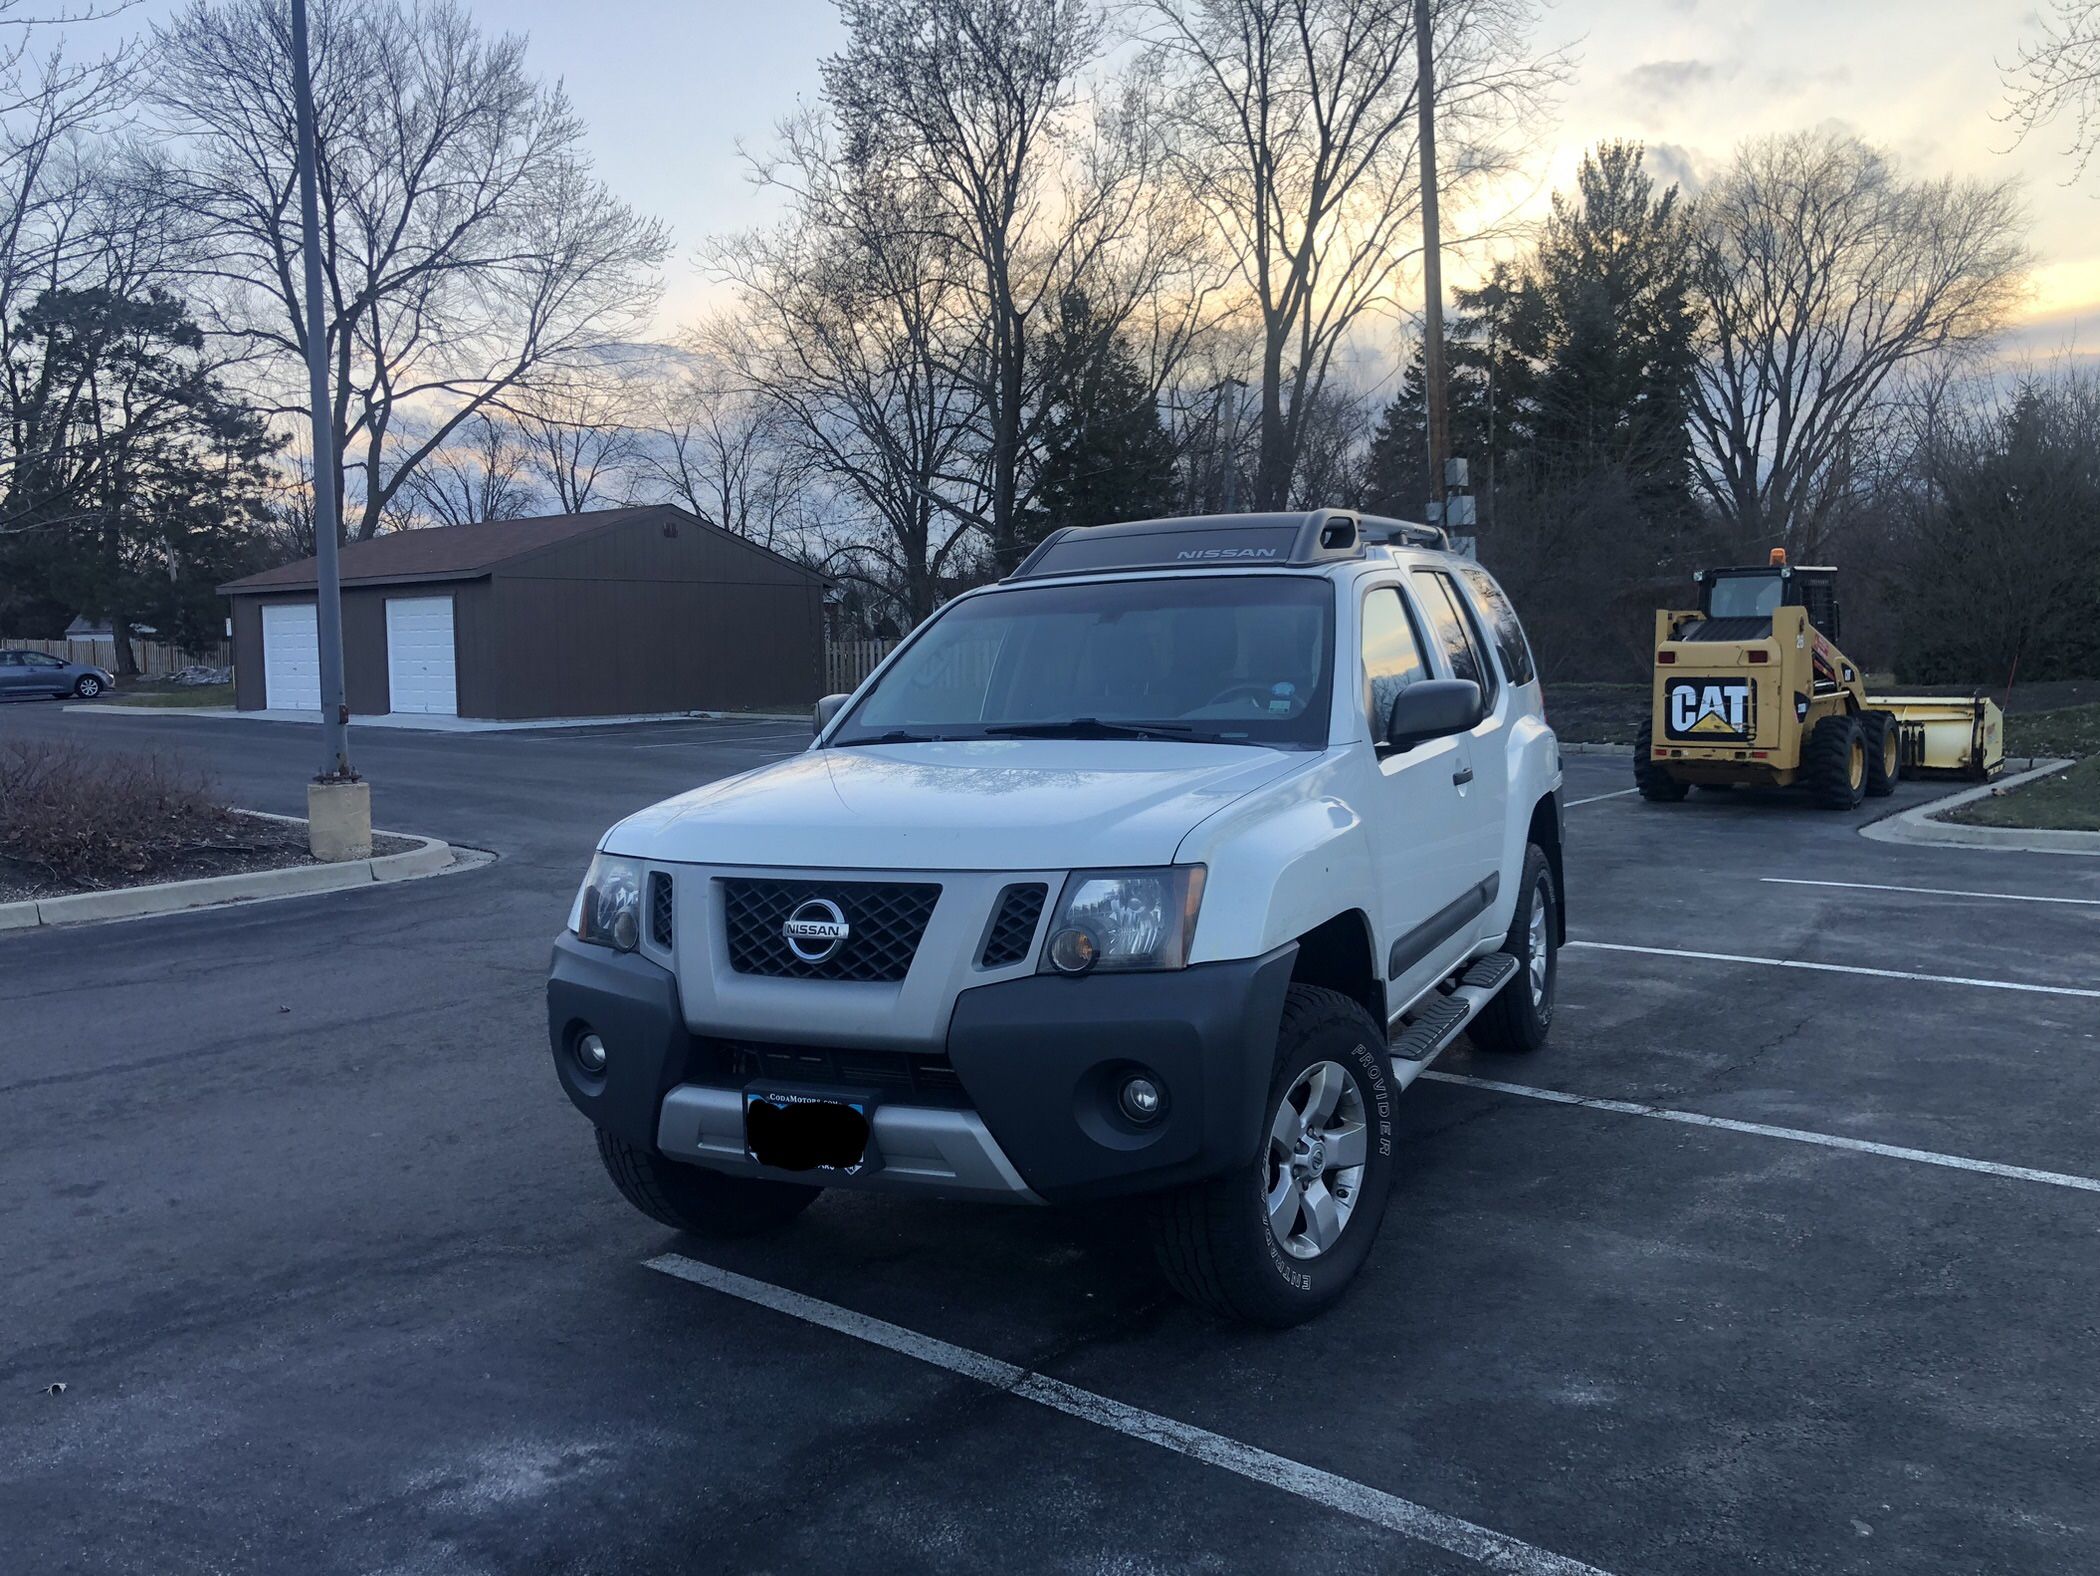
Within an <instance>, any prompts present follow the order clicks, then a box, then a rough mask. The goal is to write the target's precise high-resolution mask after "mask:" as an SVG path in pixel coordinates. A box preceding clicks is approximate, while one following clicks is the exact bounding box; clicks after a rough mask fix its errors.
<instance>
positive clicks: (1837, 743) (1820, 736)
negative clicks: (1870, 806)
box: [1801, 712, 1867, 810]
mask: <svg viewBox="0 0 2100 1576" xmlns="http://www.w3.org/2000/svg"><path fill="white" fill-rule="evenodd" d="M1801 775H1802V776H1803V777H1804V778H1805V779H1806V780H1807V782H1808V792H1809V796H1810V797H1811V798H1813V799H1814V800H1815V802H1816V803H1817V804H1819V805H1821V806H1822V807H1823V808H1824V809H1826V810H1857V809H1858V808H1859V806H1860V802H1861V801H1862V800H1863V799H1865V798H1866V796H1867V736H1866V733H1865V731H1864V730H1863V729H1861V727H1860V725H1859V719H1858V718H1857V717H1855V716H1852V715H1851V714H1850V713H1848V712H1837V713H1835V714H1834V715H1832V716H1828V717H1825V718H1823V719H1822V721H1820V722H1818V723H1817V724H1816V726H1815V729H1814V731H1812V732H1811V733H1810V734H1809V736H1808V745H1807V747H1806V748H1805V749H1803V750H1802V752H1801Z"/></svg>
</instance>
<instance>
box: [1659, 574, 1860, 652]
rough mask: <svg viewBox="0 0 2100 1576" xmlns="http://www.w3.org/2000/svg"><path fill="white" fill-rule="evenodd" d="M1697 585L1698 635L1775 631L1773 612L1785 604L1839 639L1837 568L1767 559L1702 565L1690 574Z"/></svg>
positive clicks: (1828, 635)
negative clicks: (1746, 565)
mask: <svg viewBox="0 0 2100 1576" xmlns="http://www.w3.org/2000/svg"><path fill="white" fill-rule="evenodd" d="M1692 579H1693V580H1694V581H1696V582H1697V584H1698V586H1699V617H1700V622H1701V625H1702V626H1703V627H1702V631H1701V634H1700V636H1698V637H1695V638H1704V639H1723V640H1743V639H1756V638H1759V637H1760V636H1763V635H1768V634H1770V633H1771V631H1772V614H1773V613H1774V611H1776V610H1777V609H1779V608H1782V607H1801V608H1806V609H1807V610H1808V621H1809V623H1810V624H1811V625H1813V626H1814V627H1815V629H1816V630H1817V632H1818V633H1820V634H1821V635H1822V636H1823V637H1824V638H1825V639H1826V640H1830V641H1835V640H1836V639H1837V638H1838V599H1837V571H1836V570H1835V569H1832V568H1827V567H1815V568H1810V567H1807V566H1804V565H1799V564H1768V565H1761V566H1759V567H1757V568H1755V569H1702V570H1700V571H1699V572H1698V573H1697V574H1695V575H1693V576H1692Z"/></svg>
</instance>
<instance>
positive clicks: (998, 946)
mask: <svg viewBox="0 0 2100 1576" xmlns="http://www.w3.org/2000/svg"><path fill="white" fill-rule="evenodd" d="M1048 895H1049V889H1048V888H1047V887H1045V886H1044V885H1043V884H1042V882H1040V881H1036V882H1031V883H1029V884H1028V885H1026V886H1010V887H1008V888H1007V889H1006V890H1005V891H1004V892H1002V893H1000V894H999V912H998V917H997V918H995V919H994V920H993V921H992V932H991V934H990V935H988V936H986V937H985V938H984V952H983V955H982V956H981V958H980V959H979V961H980V962H982V963H983V965H984V966H985V967H986V968H988V969H1001V968H1005V967H1007V966H1008V965H1009V964H1014V963H1019V962H1021V961H1022V960H1023V959H1024V958H1026V957H1027V956H1028V949H1029V948H1030V947H1032V946H1033V945H1034V944H1035V927H1036V923H1037V921H1039V920H1040V919H1041V918H1042V917H1043V899H1044V898H1045V897H1047V896H1048Z"/></svg>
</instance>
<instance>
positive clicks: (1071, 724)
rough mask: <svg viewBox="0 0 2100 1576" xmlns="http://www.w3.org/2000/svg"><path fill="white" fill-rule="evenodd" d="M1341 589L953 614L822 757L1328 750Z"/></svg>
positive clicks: (1093, 590) (1028, 600)
mask: <svg viewBox="0 0 2100 1576" xmlns="http://www.w3.org/2000/svg"><path fill="white" fill-rule="evenodd" d="M1333 645H1334V588H1333V587H1332V586H1331V585H1329V584H1328V582H1327V581H1326V580H1324V579H1320V580H1313V579H1285V578H1282V577H1280V576H1279V577H1260V576H1210V575H1206V576H1202V577H1195V576H1190V577H1187V578H1183V579H1148V580H1125V581H1117V582H1113V583H1109V584H1100V585H1044V586H1020V587H1016V588H1014V589H1012V590H1006V591H995V592H992V593H989V594H988V595H984V596H975V597H970V598H967V599H965V600H963V601H959V602H955V603H953V604H951V605H950V606H949V607H948V608H947V610H946V611H944V612H942V613H941V614H939V615H938V616H937V617H936V618H935V619H934V621H933V623H932V624H931V625H929V626H928V627H927V628H926V629H925V630H923V631H922V632H921V633H920V634H919V635H918V637H917V638H916V639H914V640H913V641H912V643H911V644H910V645H909V646H908V647H907V648H906V649H905V650H904V652H903V653H902V654H901V655H900V656H899V657H898V658H897V660H896V662H895V664H894V665H892V666H891V668H890V669H889V671H888V672H886V673H885V674H883V676H882V678H881V681H880V682H879V683H877V684H876V686H875V687H874V689H873V690H871V691H870V692H869V693H868V694H867V695H866V696H865V697H863V698H862V700H861V702H860V704H859V705H857V706H856V707H854V709H853V710H852V712H851V713H850V714H848V716H847V717H846V718H845V719H844V721H843V722H842V723H841V725H840V727H839V729H838V731H837V732H836V733H834V734H833V735H832V737H831V738H830V740H828V741H827V742H829V743H831V744H835V745H848V744H875V743H909V742H916V741H918V740H922V739H998V738H1163V739H1189V740H1196V741H1201V742H1207V743H1224V744H1266V745H1277V746H1282V747H1285V748H1294V749H1319V748H1323V747H1325V745H1326V743H1327V710H1328V693H1329V689H1328V674H1329V672H1330V670H1331V668H1332V666H1333V664H1332V660H1331V658H1332V652H1333Z"/></svg>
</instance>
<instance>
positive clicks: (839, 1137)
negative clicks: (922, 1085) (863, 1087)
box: [744, 1092, 868, 1171]
mask: <svg viewBox="0 0 2100 1576" xmlns="http://www.w3.org/2000/svg"><path fill="white" fill-rule="evenodd" d="M744 1148H745V1150H746V1151H748V1152H749V1154H750V1156H751V1158H752V1159H753V1160H756V1161H757V1162H758V1163H759V1164H760V1165H762V1166H773V1167H776V1168H777V1169H779V1170H782V1171H857V1170H859V1169H860V1167H861V1165H862V1163H863V1162H864V1161H865V1160H866V1159H867V1157H868V1107H867V1105H866V1104H865V1103H864V1102H862V1101H859V1100H826V1099H823V1098H821V1097H819V1096H816V1095H805V1094H780V1093H770V1092H769V1093H752V1092H746V1094H745V1095H744Z"/></svg>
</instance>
